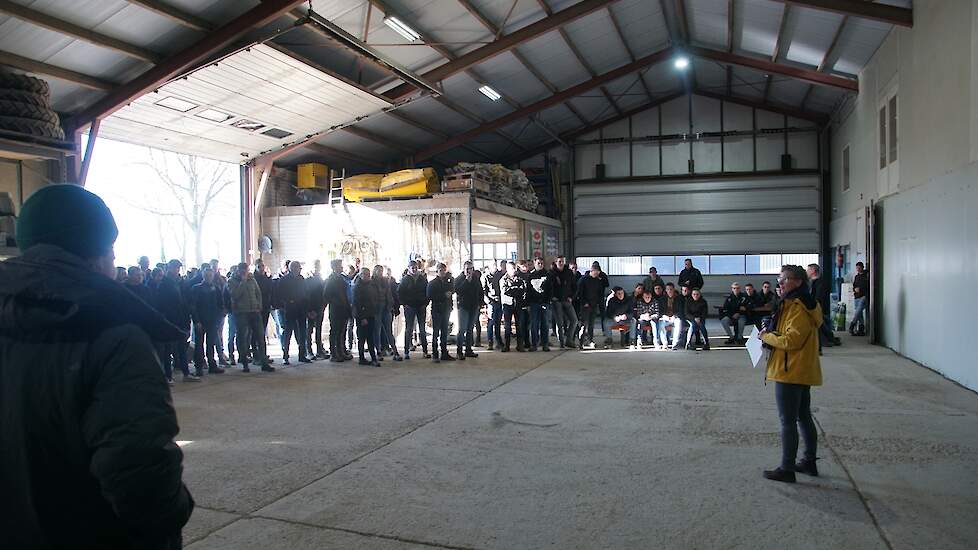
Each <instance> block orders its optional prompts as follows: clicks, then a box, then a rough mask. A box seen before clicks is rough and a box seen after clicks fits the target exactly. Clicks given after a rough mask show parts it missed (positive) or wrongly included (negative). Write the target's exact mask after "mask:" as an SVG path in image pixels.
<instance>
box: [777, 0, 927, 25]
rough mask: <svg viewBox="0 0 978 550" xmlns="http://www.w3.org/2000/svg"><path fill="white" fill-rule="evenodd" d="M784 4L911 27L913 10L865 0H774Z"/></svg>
mask: <svg viewBox="0 0 978 550" xmlns="http://www.w3.org/2000/svg"><path fill="white" fill-rule="evenodd" d="M774 1H775V2H782V3H784V4H792V5H795V6H800V7H803V8H811V9H813V10H822V11H830V12H833V13H839V14H842V15H849V16H852V17H859V18H861V19H872V20H873V21H880V22H883V23H889V24H891V25H899V26H901V27H913V10H912V9H910V8H901V7H897V6H890V5H887V4H875V3H872V2H866V1H865V0H774Z"/></svg>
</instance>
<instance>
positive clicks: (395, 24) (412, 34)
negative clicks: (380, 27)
mask: <svg viewBox="0 0 978 550" xmlns="http://www.w3.org/2000/svg"><path fill="white" fill-rule="evenodd" d="M384 24H385V25H387V26H388V27H390V28H391V30H393V31H394V32H396V33H397V34H399V35H401V36H403V37H404V39H405V40H407V41H408V42H414V41H415V40H417V39H419V38H421V35H420V34H418V31H416V30H414V29H412V28H411V27H409V26H407V25H406V24H405V23H404V21H401V20H400V19H398V18H396V17H390V16H388V17H385V18H384Z"/></svg>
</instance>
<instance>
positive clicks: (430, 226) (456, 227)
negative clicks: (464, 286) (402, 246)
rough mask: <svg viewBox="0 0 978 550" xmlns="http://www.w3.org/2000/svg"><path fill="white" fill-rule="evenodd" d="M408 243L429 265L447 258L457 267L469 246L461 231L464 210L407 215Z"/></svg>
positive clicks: (446, 260) (447, 262)
mask: <svg viewBox="0 0 978 550" xmlns="http://www.w3.org/2000/svg"><path fill="white" fill-rule="evenodd" d="M403 219H404V225H405V230H406V231H405V232H406V233H407V235H408V239H407V244H408V248H409V249H410V254H411V255H412V256H413V257H420V258H423V259H425V260H427V261H428V265H429V266H434V265H436V264H437V262H444V263H445V264H447V265H448V266H449V267H450V268H452V269H457V268H458V266H460V265H461V262H462V254H463V253H464V252H465V250H466V247H467V245H466V241H467V238H466V237H465V236H463V235H462V231H461V220H462V214H461V213H458V212H450V213H438V214H418V215H410V216H404V218H403Z"/></svg>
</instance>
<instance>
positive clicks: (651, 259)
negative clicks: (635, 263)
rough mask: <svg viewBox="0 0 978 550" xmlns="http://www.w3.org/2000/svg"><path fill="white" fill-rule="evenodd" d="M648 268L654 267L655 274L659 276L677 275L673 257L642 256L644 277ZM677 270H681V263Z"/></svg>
mask: <svg viewBox="0 0 978 550" xmlns="http://www.w3.org/2000/svg"><path fill="white" fill-rule="evenodd" d="M681 261H682V260H680V262H681ZM650 267H654V268H655V271H656V273H658V274H659V275H675V274H677V273H679V272H678V271H676V257H675V256H642V274H643V275H645V274H646V273H648V272H649V268H650ZM679 269H682V264H681V263H680V267H679Z"/></svg>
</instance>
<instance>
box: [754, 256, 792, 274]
mask: <svg viewBox="0 0 978 550" xmlns="http://www.w3.org/2000/svg"><path fill="white" fill-rule="evenodd" d="M782 265H783V264H782V263H781V254H748V255H747V270H746V274H747V275H767V274H778V273H781V266H782Z"/></svg>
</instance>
